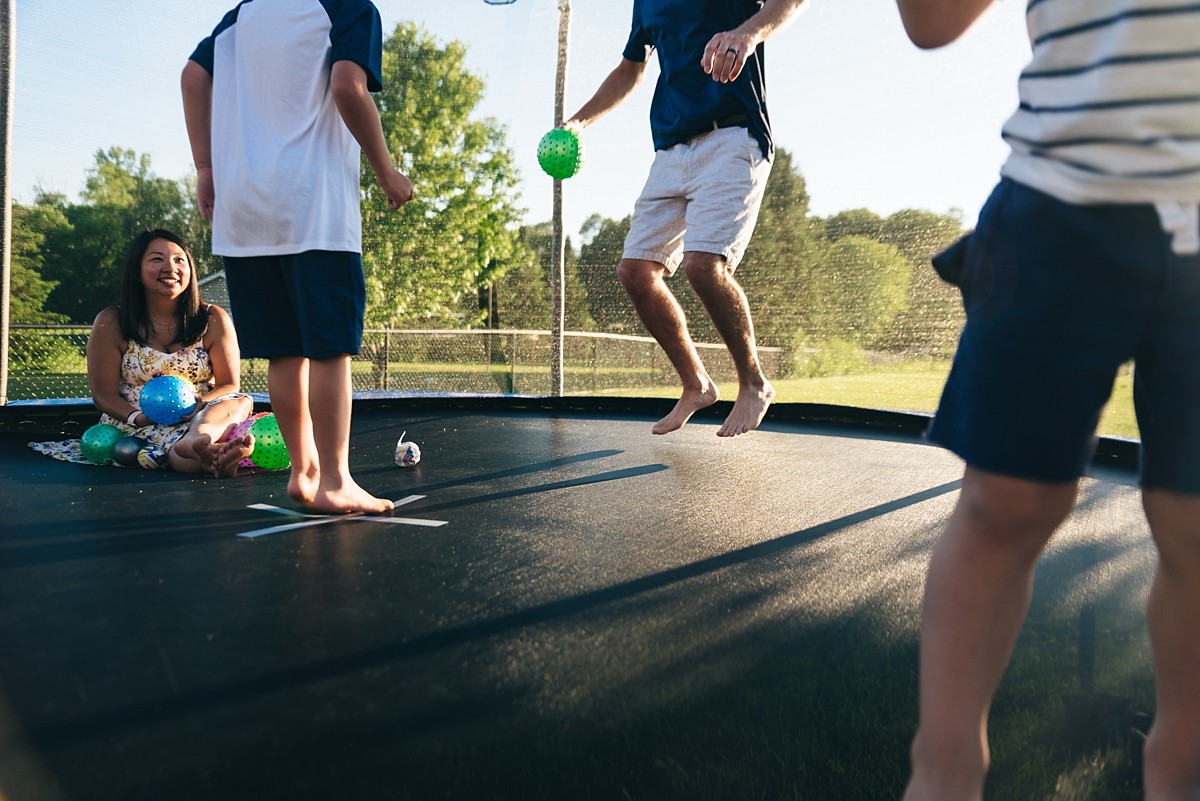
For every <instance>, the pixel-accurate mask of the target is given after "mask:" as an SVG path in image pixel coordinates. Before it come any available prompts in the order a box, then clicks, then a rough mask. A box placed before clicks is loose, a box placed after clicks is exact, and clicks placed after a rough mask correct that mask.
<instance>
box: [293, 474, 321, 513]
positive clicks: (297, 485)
mask: <svg viewBox="0 0 1200 801" xmlns="http://www.w3.org/2000/svg"><path fill="white" fill-rule="evenodd" d="M320 481H321V474H320V472H319V471H318V470H317V469H316V467H315V466H314V467H313V468H311V469H308V470H303V469H300V468H298V467H297V466H296V465H295V464H293V465H292V474H291V476H289V477H288V484H287V494H288V497H289V498H291V499H292V500H293V501H295V502H296V503H301V504H304V505H305V506H311V505H312V503H313V499H314V498H315V497H317V486H318V485H319V484H320Z"/></svg>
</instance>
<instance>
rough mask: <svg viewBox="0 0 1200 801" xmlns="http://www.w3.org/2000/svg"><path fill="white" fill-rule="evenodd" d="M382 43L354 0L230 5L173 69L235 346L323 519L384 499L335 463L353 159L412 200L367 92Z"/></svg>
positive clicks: (353, 208) (345, 421)
mask: <svg viewBox="0 0 1200 801" xmlns="http://www.w3.org/2000/svg"><path fill="white" fill-rule="evenodd" d="M382 49H383V42H382V25H381V22H380V19H379V12H378V11H377V10H376V8H375V6H374V5H372V4H371V3H370V2H368V0H245V2H242V3H240V4H239V5H238V6H237V7H236V8H234V9H233V10H232V11H230V12H229V13H228V14H226V15H225V17H224V19H222V20H221V22H220V23H219V24H218V25H217V27H216V29H214V31H213V33H212V35H211V36H209V37H208V38H206V39H205V40H204V41H202V42H201V43H200V45H199V46H198V47H197V48H196V50H195V52H194V53H193V54H192V56H191V59H190V60H189V61H188V63H187V66H186V67H185V68H184V73H183V95H184V109H185V116H186V119H187V128H188V136H189V139H190V140H191V144H192V154H193V157H194V159H195V163H196V171H197V179H198V186H197V194H198V200H199V204H200V210H201V213H202V214H203V215H204V216H205V217H206V218H207V219H210V220H212V222H213V252H214V253H215V254H217V255H221V256H224V257H225V275H226V280H227V284H228V287H229V299H230V307H231V311H232V313H233V318H234V322H235V324H236V325H237V329H238V339H239V341H240V343H241V346H242V355H243V356H249V357H258V358H266V359H269V360H270V373H269V376H270V379H269V380H270V394H271V406H272V409H273V410H274V412H275V416H276V418H277V420H278V422H279V428H280V431H281V432H282V434H283V438H284V441H285V442H286V444H287V448H288V453H289V455H290V457H291V464H292V466H291V471H292V472H291V479H290V481H289V482H288V494H289V495H290V496H291V497H292V498H293V499H294V500H296V501H298V502H300V503H303V504H305V505H307V506H310V507H312V508H315V509H319V510H321V511H327V512H379V511H385V510H387V509H390V508H391V502H390V501H388V500H385V499H381V498H376V497H374V496H372V495H371V494H370V493H368V492H367V491H366V490H364V489H362V488H361V487H359V486H358V484H357V483H355V481H354V479H353V478H352V477H351V475H350V469H349V461H348V454H349V433H350V389H351V388H350V357H351V356H352V355H353V354H356V353H358V352H359V349H360V347H361V342H362V330H363V312H364V307H365V298H366V291H365V285H364V278H363V268H362V223H361V217H360V211H359V204H360V191H359V158H360V153H361V154H362V155H365V156H366V158H367V161H368V163H370V165H371V168H372V170H373V171H374V172H375V176H376V181H377V182H378V184H379V186H380V187H381V188H382V189H383V191H384V193H385V194H386V196H387V200H388V205H389V206H390V207H391V208H393V209H397V208H399V207H400V206H401V205H403V204H404V203H406V202H408V201H409V200H410V199H411V198H412V195H413V186H412V183H411V182H410V181H409V180H408V178H407V177H405V176H404V175H403V174H401V173H400V172H398V171H397V170H396V169H395V167H394V166H393V164H392V159H391V156H390V154H389V153H388V148H387V143H386V141H385V139H384V135H383V130H382V127H381V125H380V120H379V114H378V111H377V110H376V108H375V104H374V101H373V100H372V99H371V96H370V91H375V90H378V89H379V88H380V86H381V82H382V70H381V61H382Z"/></svg>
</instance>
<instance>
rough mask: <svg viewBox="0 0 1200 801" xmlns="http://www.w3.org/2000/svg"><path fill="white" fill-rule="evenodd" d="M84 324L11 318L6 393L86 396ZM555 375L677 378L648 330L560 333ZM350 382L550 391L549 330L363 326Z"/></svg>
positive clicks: (769, 354) (572, 391)
mask: <svg viewBox="0 0 1200 801" xmlns="http://www.w3.org/2000/svg"><path fill="white" fill-rule="evenodd" d="M88 330H89V329H88V328H87V326H72V325H48V326H33V325H18V326H14V327H13V329H12V331H11V335H10V340H9V347H10V352H11V364H10V376H9V387H8V394H9V400H10V401H23V400H43V399H58V398H88V397H90V395H91V392H90V390H89V388H88V382H87V337H88ZM697 347H698V349H699V350H700V352H701V358H702V359H703V360H704V363H705V365H706V366H707V367H708V369H709V372H710V373H711V374H712V376H713V378H714V379H715V380H717V381H718V382H729V381H736V380H737V375H736V372H735V370H734V367H733V362H732V360H731V359H730V358H729V354H728V352H727V351H726V350H725V347H724V346H723V345H712V344H700V345H698V346H697ZM759 356H760V359H762V361H763V363H764V364H763V366H764V368H765V369H766V371H767V373H768V375H779V374H781V373H782V372H783V369H784V364H783V361H784V354H783V351H782V350H781V349H780V348H760V353H759ZM563 361H564V380H565V385H566V390H565V391H566V394H569V395H602V394H624V395H639V394H646V395H654V394H657V391H677V389H678V381H679V380H678V378H677V376H676V375H675V371H674V369H673V368H672V367H671V364H670V362H668V361H667V358H666V356H665V355H664V354H663V351H662V349H661V348H660V347H659V346H658V344H657V343H656V342H655V341H654V340H653V339H651V338H649V337H637V336H625V335H618V334H600V333H580V332H567V333H566V334H565V335H564V355H563ZM351 370H352V375H353V384H354V389H355V390H357V391H365V390H375V391H383V392H406V391H425V392H440V393H448V392H457V393H464V392H465V393H484V394H495V393H515V394H522V395H547V394H550V334H549V332H547V331H524V330H478V329H469V330H443V329H426V330H368V331H366V332H365V333H364V335H363V348H362V352H361V353H360V354H359V355H358V356H356V357H355V358H354V361H353V363H352V366H351ZM241 380H242V388H243V389H244V390H245V391H247V392H263V393H265V392H266V391H267V363H266V361H265V360H263V359H243V360H242V364H241Z"/></svg>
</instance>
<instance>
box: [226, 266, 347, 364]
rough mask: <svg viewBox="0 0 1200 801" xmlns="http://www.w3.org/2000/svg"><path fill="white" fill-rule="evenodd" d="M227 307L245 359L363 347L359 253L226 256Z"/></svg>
mask: <svg viewBox="0 0 1200 801" xmlns="http://www.w3.org/2000/svg"><path fill="white" fill-rule="evenodd" d="M225 281H226V285H227V286H228V287H229V310H230V314H231V315H232V316H233V322H234V326H235V327H236V328H237V335H238V345H239V346H240V347H241V351H242V356H244V357H246V358H258V359H273V358H277V357H292V356H304V357H307V358H309V359H327V358H330V357H333V356H340V355H342V354H349V355H351V356H353V355H355V354H357V353H358V352H359V350H360V348H361V347H362V333H363V311H364V309H365V308H366V297H367V292H366V283H365V281H364V279H363V266H362V256H361V255H360V254H358V253H348V252H341V251H327V250H310V251H307V252H305V253H299V254H295V255H288V256H253V257H236V258H235V257H229V256H227V257H225Z"/></svg>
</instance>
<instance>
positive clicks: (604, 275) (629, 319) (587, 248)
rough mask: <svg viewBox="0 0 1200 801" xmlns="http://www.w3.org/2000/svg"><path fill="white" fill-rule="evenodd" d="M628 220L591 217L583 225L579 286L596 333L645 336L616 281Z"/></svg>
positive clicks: (627, 229)
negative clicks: (583, 294)
mask: <svg viewBox="0 0 1200 801" xmlns="http://www.w3.org/2000/svg"><path fill="white" fill-rule="evenodd" d="M631 219H632V218H631V217H626V218H625V219H623V220H609V219H605V218H604V217H601V216H600V215H599V214H593V215H592V216H591V217H589V218H588V219H587V221H586V222H584V224H583V229H582V231H581V234H582V235H583V238H584V242H583V246H582V247H581V248H580V249H579V267H578V270H579V283H580V284H581V285H582V286H583V289H584V292H585V293H586V295H587V306H588V313H589V315H590V316H591V319H592V320H593V321H594V323H595V327H596V330H597V331H603V332H608V333H621V334H636V335H639V336H642V335H645V333H646V331H645V328H644V327H643V326H642V322H641V320H639V319H638V316H637V312H635V311H634V310H633V305H632V304H631V303H630V302H629V295H627V294H626V293H625V288H624V287H622V286H621V284H620V282H618V281H617V265H618V264H620V262H621V253H622V251H623V250H624V248H625V237H626V236H627V235H628V234H629V223H630V221H631Z"/></svg>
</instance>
